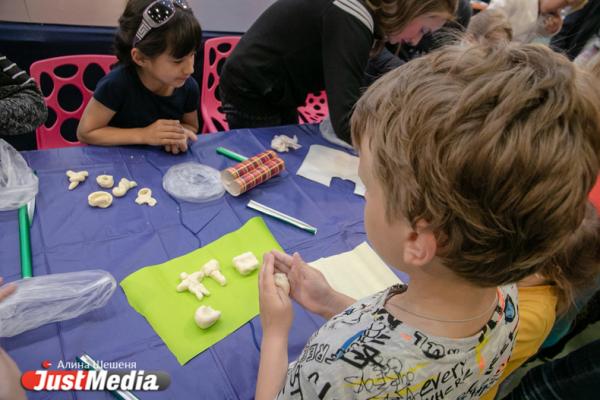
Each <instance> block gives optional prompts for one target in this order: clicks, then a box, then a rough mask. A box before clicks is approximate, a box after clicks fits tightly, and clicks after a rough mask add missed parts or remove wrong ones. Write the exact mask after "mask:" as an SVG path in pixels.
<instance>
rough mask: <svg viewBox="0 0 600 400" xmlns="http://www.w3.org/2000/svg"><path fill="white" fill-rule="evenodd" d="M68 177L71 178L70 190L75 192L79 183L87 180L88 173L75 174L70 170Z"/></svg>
mask: <svg viewBox="0 0 600 400" xmlns="http://www.w3.org/2000/svg"><path fill="white" fill-rule="evenodd" d="M67 176H68V177H69V182H71V183H70V184H69V190H73V189H75V188H76V187H77V186H78V185H79V182H83V181H85V178H87V176H88V172H87V171H79V172H75V171H72V170H68V171H67Z"/></svg>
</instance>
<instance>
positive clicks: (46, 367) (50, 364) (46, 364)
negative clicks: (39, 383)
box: [42, 360, 52, 369]
mask: <svg viewBox="0 0 600 400" xmlns="http://www.w3.org/2000/svg"><path fill="white" fill-rule="evenodd" d="M51 366H52V363H51V362H50V361H49V360H44V361H42V368H44V369H48V368H50V367H51Z"/></svg>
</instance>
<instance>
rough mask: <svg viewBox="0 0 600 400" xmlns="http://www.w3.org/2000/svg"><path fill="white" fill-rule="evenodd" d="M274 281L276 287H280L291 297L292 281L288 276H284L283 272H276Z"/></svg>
mask: <svg viewBox="0 0 600 400" xmlns="http://www.w3.org/2000/svg"><path fill="white" fill-rule="evenodd" d="M273 279H274V280H275V286H279V287H280V288H281V289H283V291H284V292H285V294H287V295H288V296H289V295H290V281H289V280H288V277H287V275H286V274H284V273H283V272H276V273H275V275H274V276H273Z"/></svg>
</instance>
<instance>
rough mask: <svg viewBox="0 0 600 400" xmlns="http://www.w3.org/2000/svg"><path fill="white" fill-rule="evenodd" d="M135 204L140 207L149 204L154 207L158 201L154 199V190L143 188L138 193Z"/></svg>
mask: <svg viewBox="0 0 600 400" xmlns="http://www.w3.org/2000/svg"><path fill="white" fill-rule="evenodd" d="M135 202H136V203H138V204H139V205H142V204H148V205H149V206H150V207H154V206H155V205H156V199H155V198H154V197H152V190H150V189H148V188H142V189H140V190H139V191H138V195H137V199H135Z"/></svg>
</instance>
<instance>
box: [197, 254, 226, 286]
mask: <svg viewBox="0 0 600 400" xmlns="http://www.w3.org/2000/svg"><path fill="white" fill-rule="evenodd" d="M202 273H203V274H204V276H210V277H211V278H213V279H214V280H215V281H217V282H218V283H219V285H221V286H225V285H227V279H225V276H224V275H223V274H222V273H221V270H220V269H219V262H218V261H217V260H215V259H214V258H213V259H212V260H210V261H208V262H207V263H206V264H204V266H203V267H202Z"/></svg>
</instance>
